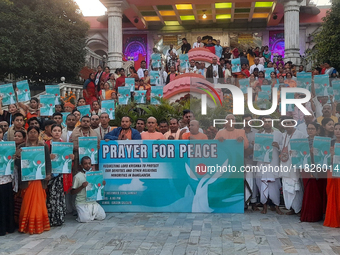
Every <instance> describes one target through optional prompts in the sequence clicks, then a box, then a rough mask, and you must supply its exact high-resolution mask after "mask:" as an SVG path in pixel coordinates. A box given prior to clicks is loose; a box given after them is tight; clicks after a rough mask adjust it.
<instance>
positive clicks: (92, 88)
mask: <svg viewBox="0 0 340 255" xmlns="http://www.w3.org/2000/svg"><path fill="white" fill-rule="evenodd" d="M85 83H87V85H86V86H85V85H84V91H83V97H84V98H85V101H86V104H88V105H90V106H91V109H92V103H93V102H95V101H97V95H96V85H95V84H94V82H93V81H88V80H87V81H86V82H85ZM85 90H86V91H87V95H86V93H85Z"/></svg>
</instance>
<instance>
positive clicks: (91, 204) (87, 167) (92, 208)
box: [71, 156, 106, 222]
mask: <svg viewBox="0 0 340 255" xmlns="http://www.w3.org/2000/svg"><path fill="white" fill-rule="evenodd" d="M80 163H81V168H82V170H80V171H79V172H78V173H77V174H76V175H75V176H74V178H73V186H72V191H71V194H76V195H77V196H76V209H77V213H78V218H77V221H79V222H90V221H93V220H104V219H105V217H106V215H105V211H104V209H103V208H102V207H101V206H100V205H99V204H98V203H97V202H95V201H86V186H87V185H88V182H87V181H86V177H85V172H88V171H91V158H90V157H88V156H85V157H83V158H82V159H81V162H80ZM105 184H106V183H105V181H103V185H105Z"/></svg>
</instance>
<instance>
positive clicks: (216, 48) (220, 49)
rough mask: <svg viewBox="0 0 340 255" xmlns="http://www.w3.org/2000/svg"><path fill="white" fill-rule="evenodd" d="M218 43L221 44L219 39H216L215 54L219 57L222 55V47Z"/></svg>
mask: <svg viewBox="0 0 340 255" xmlns="http://www.w3.org/2000/svg"><path fill="white" fill-rule="evenodd" d="M220 44H221V41H220V40H217V41H216V45H215V55H216V56H217V57H218V58H221V57H222V52H223V47H222V46H221V45H220Z"/></svg>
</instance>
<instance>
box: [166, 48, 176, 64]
mask: <svg viewBox="0 0 340 255" xmlns="http://www.w3.org/2000/svg"><path fill="white" fill-rule="evenodd" d="M172 54H174V55H175V56H177V51H176V50H175V49H174V45H173V44H170V49H168V50H167V52H166V54H165V59H166V61H167V62H168V61H169V59H170V58H171V55H172Z"/></svg>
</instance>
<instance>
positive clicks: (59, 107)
mask: <svg viewBox="0 0 340 255" xmlns="http://www.w3.org/2000/svg"><path fill="white" fill-rule="evenodd" d="M54 109H55V111H54V112H64V108H63V105H62V104H56V105H55V108H54Z"/></svg>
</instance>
